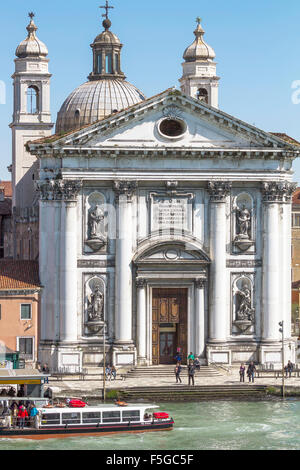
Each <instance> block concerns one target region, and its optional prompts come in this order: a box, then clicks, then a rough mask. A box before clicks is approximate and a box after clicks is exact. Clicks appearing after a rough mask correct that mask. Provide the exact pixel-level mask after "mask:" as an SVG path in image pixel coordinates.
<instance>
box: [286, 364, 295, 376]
mask: <svg viewBox="0 0 300 470" xmlns="http://www.w3.org/2000/svg"><path fill="white" fill-rule="evenodd" d="M293 369H294V365H293V364H292V362H291V361H290V360H289V361H288V363H287V366H286V377H288V376H289V377H290V378H291V377H292V372H293Z"/></svg>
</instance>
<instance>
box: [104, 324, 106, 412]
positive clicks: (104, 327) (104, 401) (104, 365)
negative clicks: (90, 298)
mask: <svg viewBox="0 0 300 470" xmlns="http://www.w3.org/2000/svg"><path fill="white" fill-rule="evenodd" d="M105 369H106V351H105V322H104V325H103V402H104V403H105V399H106V388H105V387H106V383H105Z"/></svg>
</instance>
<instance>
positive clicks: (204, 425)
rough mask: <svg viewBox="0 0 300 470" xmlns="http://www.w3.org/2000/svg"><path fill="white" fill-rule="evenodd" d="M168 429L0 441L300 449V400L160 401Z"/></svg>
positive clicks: (50, 446)
mask: <svg viewBox="0 0 300 470" xmlns="http://www.w3.org/2000/svg"><path fill="white" fill-rule="evenodd" d="M161 411H168V412H170V414H171V415H172V417H173V418H174V420H175V427H174V430H173V431H169V432H153V433H151V432H149V433H145V434H130V435H129V434H128V435H126V434H117V435H113V436H102V437H101V436H100V437H87V438H84V437H80V438H76V437H75V438H67V439H61V440H59V439H50V440H47V441H28V440H4V439H2V440H0V451H1V450H13V449H14V450H15V449H18V450H59V449H60V450H81V449H82V450H101V449H102V450H209V449H212V450H217V449H220V450H221V449H222V450H229V449H243V450H250V449H258V450H267V449H270V450H271V449H274V450H275V449H290V450H291V449H294V450H296V449H298V450H299V449H300V401H296V400H295V401H294V400H287V401H258V402H253V401H252V402H246V401H243V402H239V401H212V402H211V401H209V402H199V403H163V404H161Z"/></svg>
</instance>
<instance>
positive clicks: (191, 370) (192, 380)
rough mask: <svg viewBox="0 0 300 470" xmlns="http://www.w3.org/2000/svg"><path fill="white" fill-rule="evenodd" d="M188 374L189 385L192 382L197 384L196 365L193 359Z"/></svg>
mask: <svg viewBox="0 0 300 470" xmlns="http://www.w3.org/2000/svg"><path fill="white" fill-rule="evenodd" d="M188 375H189V385H191V382H192V384H193V385H195V379H194V376H195V366H194V364H193V362H192V361H190V362H189V365H188Z"/></svg>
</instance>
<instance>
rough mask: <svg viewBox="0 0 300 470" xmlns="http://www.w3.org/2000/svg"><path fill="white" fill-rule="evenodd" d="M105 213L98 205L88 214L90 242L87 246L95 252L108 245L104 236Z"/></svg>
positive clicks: (88, 241)
mask: <svg viewBox="0 0 300 470" xmlns="http://www.w3.org/2000/svg"><path fill="white" fill-rule="evenodd" d="M104 218H105V216H104V212H103V210H102V209H101V206H100V205H99V204H96V205H95V206H94V207H92V208H91V209H90V210H89V213H88V240H87V242H86V243H87V244H88V246H89V247H90V248H91V249H92V250H93V251H98V250H100V249H101V248H102V247H103V246H104V245H106V243H107V239H106V236H105V235H104V234H103V221H104Z"/></svg>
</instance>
